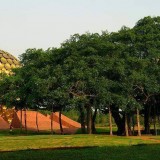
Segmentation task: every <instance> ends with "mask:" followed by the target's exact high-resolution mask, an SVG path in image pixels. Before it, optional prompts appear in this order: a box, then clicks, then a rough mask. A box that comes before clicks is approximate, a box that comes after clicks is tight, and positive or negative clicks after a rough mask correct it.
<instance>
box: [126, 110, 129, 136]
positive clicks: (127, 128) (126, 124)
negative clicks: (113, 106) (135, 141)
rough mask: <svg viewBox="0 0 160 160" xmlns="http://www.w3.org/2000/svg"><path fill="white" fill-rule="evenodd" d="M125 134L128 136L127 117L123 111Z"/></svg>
mask: <svg viewBox="0 0 160 160" xmlns="http://www.w3.org/2000/svg"><path fill="white" fill-rule="evenodd" d="M125 135H126V136H129V134H128V117H127V114H126V113H125Z"/></svg>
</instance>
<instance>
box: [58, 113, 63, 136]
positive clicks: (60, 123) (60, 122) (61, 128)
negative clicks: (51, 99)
mask: <svg viewBox="0 0 160 160" xmlns="http://www.w3.org/2000/svg"><path fill="white" fill-rule="evenodd" d="M61 115H62V110H60V111H59V125H60V130H61V134H63V127H62V119H61Z"/></svg>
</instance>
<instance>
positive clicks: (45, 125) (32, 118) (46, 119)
mask: <svg viewBox="0 0 160 160" xmlns="http://www.w3.org/2000/svg"><path fill="white" fill-rule="evenodd" d="M57 114H58V113H56V114H53V130H54V132H56V133H60V125H59V117H58V116H57ZM36 115H37V122H38V129H39V130H40V131H42V130H43V131H44V130H50V129H51V119H50V116H45V115H43V114H41V113H39V112H36V111H26V122H27V129H28V130H37V125H36ZM64 119H65V120H70V119H69V118H67V117H66V116H63V115H62V127H63V130H64V133H75V131H76V130H77V128H79V126H78V125H77V122H75V124H76V125H77V126H74V125H75V124H74V123H73V122H74V121H73V122H72V120H70V121H69V122H67V121H65V120H64ZM70 122H72V124H70ZM73 124H74V125H73ZM20 126H21V112H20V111H18V112H15V114H14V118H13V120H12V127H13V128H20ZM24 126H25V111H22V127H23V128H24Z"/></svg>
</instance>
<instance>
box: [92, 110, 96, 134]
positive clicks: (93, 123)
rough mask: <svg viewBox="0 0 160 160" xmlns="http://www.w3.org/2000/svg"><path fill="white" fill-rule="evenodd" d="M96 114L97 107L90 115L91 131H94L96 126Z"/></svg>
mask: <svg viewBox="0 0 160 160" xmlns="http://www.w3.org/2000/svg"><path fill="white" fill-rule="evenodd" d="M96 116H97V108H96V109H95V111H94V114H93V117H92V133H96V127H95V120H96Z"/></svg>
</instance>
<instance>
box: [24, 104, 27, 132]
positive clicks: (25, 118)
mask: <svg viewBox="0 0 160 160" xmlns="http://www.w3.org/2000/svg"><path fill="white" fill-rule="evenodd" d="M24 123H25V131H26V133H27V113H26V107H25V109H24Z"/></svg>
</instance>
